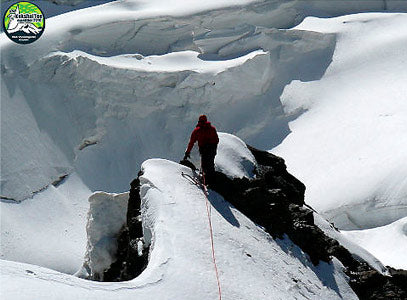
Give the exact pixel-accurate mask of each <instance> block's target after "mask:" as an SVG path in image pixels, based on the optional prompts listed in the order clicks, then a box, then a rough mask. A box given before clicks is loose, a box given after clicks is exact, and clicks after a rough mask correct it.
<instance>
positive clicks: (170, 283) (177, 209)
mask: <svg viewBox="0 0 407 300" xmlns="http://www.w3.org/2000/svg"><path fill="white" fill-rule="evenodd" d="M142 170H143V172H144V174H143V176H141V178H140V180H141V184H142V186H141V196H142V218H143V226H144V231H145V232H150V233H151V236H152V239H151V252H150V260H149V264H148V267H147V269H146V270H145V271H144V272H143V273H142V274H141V275H140V276H139V277H138V278H136V279H134V280H132V281H129V282H120V283H97V282H91V281H86V280H81V279H79V278H74V277H70V276H68V275H64V274H61V273H57V272H55V271H50V270H47V269H44V268H40V267H35V266H29V265H24V264H20V263H12V262H5V261H3V262H2V283H3V286H2V296H4V297H2V299H33V298H35V299H40V298H41V299H49V298H54V299H55V298H58V299H72V298H74V297H75V298H80V299H94V298H98V299H111V298H112V297H114V298H115V299H130V298H131V299H134V298H139V299H216V298H217V297H218V295H217V285H216V280H215V273H214V266H213V264H212V257H211V246H210V239H209V227H208V218H207V215H206V207H205V195H204V193H203V191H202V190H201V189H200V187H198V186H197V185H195V184H193V183H192V182H191V181H190V180H188V178H187V177H183V176H182V175H181V174H182V172H184V173H186V174H188V175H189V176H194V175H193V174H192V172H191V170H190V169H189V168H186V167H184V166H181V165H179V164H176V163H174V162H170V161H167V160H163V159H153V160H148V161H146V162H144V163H143V165H142ZM209 198H210V202H211V203H212V205H213V206H214V207H216V209H215V208H212V213H211V215H212V222H213V229H214V243H215V249H216V259H217V264H218V268H219V272H220V282H221V285H222V296H223V299H233V300H239V299H245V300H246V299H297V298H304V297H306V298H310V299H342V298H343V299H357V298H356V296H355V295H354V293H353V292H352V290H351V289H350V287H349V286H348V285H347V283H346V281H345V277H344V275H343V274H342V272H341V265H340V263H339V262H338V261H334V262H333V263H332V264H326V263H321V264H320V266H319V267H318V268H315V267H313V266H312V265H311V264H310V263H309V262H308V261H307V260H306V258H305V255H304V253H302V252H301V251H300V249H298V248H297V247H295V246H293V245H292V243H291V242H290V241H289V240H277V241H275V240H273V239H272V238H271V237H270V236H269V235H268V234H266V233H265V232H264V231H262V230H261V229H260V228H259V227H258V226H256V225H255V224H254V223H253V222H251V221H250V220H248V219H247V218H246V217H244V216H243V215H242V214H241V213H239V212H238V211H237V210H236V209H234V208H233V207H231V206H230V205H229V204H228V203H227V202H225V201H224V200H223V199H222V197H220V196H219V195H217V194H216V193H213V192H210V196H209ZM21 290H24V294H22V293H21Z"/></svg>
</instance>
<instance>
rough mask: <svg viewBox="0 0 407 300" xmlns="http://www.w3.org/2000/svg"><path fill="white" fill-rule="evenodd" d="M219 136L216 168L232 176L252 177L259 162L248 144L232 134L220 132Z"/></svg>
mask: <svg viewBox="0 0 407 300" xmlns="http://www.w3.org/2000/svg"><path fill="white" fill-rule="evenodd" d="M218 136H219V145H218V153H217V155H216V156H215V168H216V169H217V170H218V171H220V172H222V173H223V174H226V175H227V176H229V177H232V178H242V177H248V178H252V177H253V171H254V169H255V167H256V165H257V163H256V159H255V158H254V156H253V154H252V153H251V152H250V150H249V149H248V148H247V146H246V144H245V143H244V142H243V141H242V140H241V139H239V138H238V137H236V136H234V135H232V134H228V133H223V132H219V133H218Z"/></svg>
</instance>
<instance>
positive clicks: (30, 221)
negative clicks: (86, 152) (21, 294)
mask: <svg viewBox="0 0 407 300" xmlns="http://www.w3.org/2000/svg"><path fill="white" fill-rule="evenodd" d="M90 195H91V191H90V190H89V189H88V188H87V187H86V186H85V185H84V184H83V182H82V181H81V180H80V178H79V177H78V176H77V174H72V175H70V176H69V177H68V178H67V179H66V180H65V182H64V184H61V185H60V186H58V187H54V186H53V185H51V186H50V187H49V188H48V189H46V190H45V191H43V192H41V193H39V194H37V195H35V196H34V197H33V198H32V199H28V200H27V201H24V202H22V203H19V204H16V203H1V254H0V258H1V259H7V260H13V261H19V262H24V263H30V264H34V265H39V266H43V267H47V268H51V269H54V270H57V271H59V272H64V273H68V274H74V273H75V272H76V271H78V269H79V267H80V266H81V265H82V263H83V256H84V251H85V249H86V243H87V237H86V215H87V213H88V210H89V205H88V202H87V199H88V197H89V196H90ZM3 286H4V285H3V283H2V288H3ZM2 288H1V289H2ZM0 293H1V291H0ZM16 299H17V298H16Z"/></svg>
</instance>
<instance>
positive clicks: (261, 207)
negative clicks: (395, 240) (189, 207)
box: [209, 146, 407, 299]
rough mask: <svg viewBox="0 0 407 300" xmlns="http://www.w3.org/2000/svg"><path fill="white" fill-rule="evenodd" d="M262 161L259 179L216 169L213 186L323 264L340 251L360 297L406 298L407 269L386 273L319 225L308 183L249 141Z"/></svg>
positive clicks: (254, 218) (339, 256)
mask: <svg viewBox="0 0 407 300" xmlns="http://www.w3.org/2000/svg"><path fill="white" fill-rule="evenodd" d="M248 148H249V149H250V151H251V152H252V153H253V155H254V157H255V158H256V160H257V163H258V167H257V169H256V170H255V174H256V178H255V179H252V180H249V179H247V178H242V179H236V178H235V179H230V178H228V177H227V176H225V175H224V174H222V173H219V172H217V173H216V180H215V181H214V182H213V183H212V184H211V185H210V186H209V188H211V189H213V190H215V191H216V192H218V193H219V194H221V195H222V196H223V197H224V198H225V199H226V200H227V201H229V202H230V203H231V204H233V205H234V206H235V207H236V208H237V209H239V210H240V211H241V212H242V213H244V214H245V215H246V216H247V217H249V218H250V219H251V220H253V221H254V222H256V223H257V224H258V225H260V226H262V227H263V228H265V230H266V231H267V232H268V233H270V235H271V236H273V237H274V238H282V237H283V235H284V234H286V235H287V236H288V237H289V238H290V239H291V240H292V241H293V242H294V243H295V244H296V245H298V246H299V247H300V248H301V249H302V250H303V251H304V252H305V253H307V254H308V256H309V259H310V261H311V262H312V263H313V264H314V265H318V264H319V262H320V261H325V262H329V261H331V258H332V257H333V256H335V257H336V258H338V259H339V260H340V261H341V262H342V264H343V265H344V266H345V267H346V270H345V273H346V274H347V275H348V276H349V278H350V286H351V287H352V289H353V290H354V291H355V293H356V294H357V295H358V297H359V298H360V299H407V294H406V293H407V274H406V273H407V271H403V270H394V269H393V270H392V271H390V274H391V276H385V275H382V274H380V273H379V272H377V271H376V270H374V269H373V268H372V267H371V266H369V265H368V264H367V263H366V262H363V261H360V260H357V259H356V258H354V257H353V255H352V254H351V253H350V252H349V251H348V250H347V249H346V248H344V247H343V246H341V245H340V244H339V243H338V241H336V240H334V239H332V238H330V237H328V236H327V235H325V233H324V232H323V231H322V230H321V229H320V228H319V227H317V226H316V225H315V224H314V216H313V210H312V208H311V207H306V206H304V205H305V203H304V193H305V186H304V184H303V183H302V182H300V181H299V180H298V179H296V178H295V177H294V176H292V175H291V174H289V173H288V172H287V170H286V166H285V163H284V160H283V159H282V158H280V157H277V156H275V155H273V154H271V153H268V152H266V151H261V150H258V149H255V148H253V147H250V146H248Z"/></svg>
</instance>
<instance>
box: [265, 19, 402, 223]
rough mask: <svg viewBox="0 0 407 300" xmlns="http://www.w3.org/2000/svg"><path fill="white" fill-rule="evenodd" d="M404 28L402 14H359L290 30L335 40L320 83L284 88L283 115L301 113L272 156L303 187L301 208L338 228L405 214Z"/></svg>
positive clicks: (315, 21) (314, 21) (388, 220)
mask: <svg viewBox="0 0 407 300" xmlns="http://www.w3.org/2000/svg"><path fill="white" fill-rule="evenodd" d="M405 26H407V16H406V15H405V14H359V15H352V16H343V17H338V18H333V19H316V18H312V17H309V18H307V19H305V20H304V22H303V23H302V24H300V25H299V26H297V27H296V28H295V29H301V30H312V31H319V32H325V33H335V34H337V44H336V48H335V53H334V56H333V61H332V63H331V65H330V66H329V67H328V69H327V70H326V73H325V74H324V76H323V77H322V78H321V80H319V81H311V82H300V81H293V82H292V83H291V84H290V85H288V86H287V87H286V88H285V90H284V93H283V95H282V103H283V105H284V110H285V112H286V113H287V114H290V113H293V112H295V111H298V110H301V111H303V113H302V115H301V116H300V117H299V118H297V119H296V120H294V121H292V122H291V123H290V124H289V126H290V129H291V131H292V132H291V134H290V135H289V136H288V137H287V138H286V139H285V140H284V141H283V143H282V144H281V145H279V146H278V147H277V148H275V149H274V150H273V152H275V153H276V154H278V155H281V156H283V157H284V158H285V159H286V162H287V165H288V169H289V171H290V172H291V173H293V174H295V175H296V176H298V178H299V179H300V180H301V181H303V182H304V183H305V185H306V186H307V191H306V202H307V203H308V204H310V205H311V206H313V207H314V208H315V209H317V210H318V211H319V212H320V213H322V214H323V215H324V216H325V217H326V218H328V219H329V221H330V222H333V223H335V225H336V226H337V227H339V228H342V229H365V228H372V227H376V226H381V225H386V224H389V223H391V222H393V221H395V220H397V219H400V218H402V217H405V216H406V213H407V202H406V199H407V180H406V178H407V164H406V162H407V152H406V151H405V149H406V147H407V135H406V130H405V128H407V118H406V115H407V114H406V113H407V98H406V95H407V89H406V85H405V84H404V83H405V82H406V80H407V73H406V71H405V68H404V67H403V62H404V61H406V60H407V48H406V47H407V43H406V39H407V34H406V32H405V31H403V30H400V28H404V27H405Z"/></svg>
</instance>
